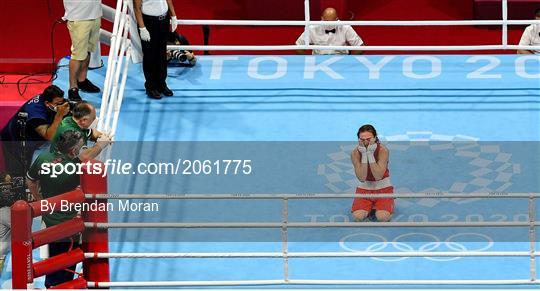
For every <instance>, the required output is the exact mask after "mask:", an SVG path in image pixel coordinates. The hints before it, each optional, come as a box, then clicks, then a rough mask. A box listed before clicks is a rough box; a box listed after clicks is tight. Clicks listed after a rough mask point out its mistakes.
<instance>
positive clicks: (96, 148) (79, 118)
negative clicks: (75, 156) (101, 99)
mask: <svg viewBox="0 0 540 291" xmlns="http://www.w3.org/2000/svg"><path fill="white" fill-rule="evenodd" d="M95 120H96V108H95V107H94V106H93V105H92V104H90V103H88V102H86V101H82V102H79V103H77V104H76V105H75V106H74V107H73V110H72V115H71V116H67V117H65V118H64V119H63V120H62V122H61V123H60V125H59V126H58V128H57V129H56V134H55V136H54V137H53V139H52V141H51V147H50V151H51V152H56V151H57V150H58V148H57V147H58V141H59V140H60V137H61V136H62V134H63V133H64V132H66V131H70V130H71V131H75V132H78V133H80V134H81V135H82V138H83V141H84V144H83V146H84V147H83V149H82V150H81V152H80V153H79V158H80V159H81V160H82V161H89V160H91V159H94V158H96V157H97V156H98V155H99V154H100V153H101V151H102V150H103V149H104V148H105V147H107V146H108V145H109V144H110V143H111V137H109V136H108V135H107V134H104V133H101V132H99V131H98V130H96V129H92V128H91V127H92V125H93V123H94V121H95ZM88 140H91V141H95V142H96V143H95V144H94V145H93V146H92V147H87V144H88Z"/></svg>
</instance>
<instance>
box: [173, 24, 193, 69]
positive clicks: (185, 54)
mask: <svg viewBox="0 0 540 291" xmlns="http://www.w3.org/2000/svg"><path fill="white" fill-rule="evenodd" d="M167 45H189V41H188V40H187V39H186V38H185V37H184V36H183V35H181V34H178V32H176V31H171V32H169V35H168V36H167ZM167 62H168V65H169V66H177V67H193V66H195V65H196V64H197V58H196V57H195V54H193V51H186V50H175V49H167Z"/></svg>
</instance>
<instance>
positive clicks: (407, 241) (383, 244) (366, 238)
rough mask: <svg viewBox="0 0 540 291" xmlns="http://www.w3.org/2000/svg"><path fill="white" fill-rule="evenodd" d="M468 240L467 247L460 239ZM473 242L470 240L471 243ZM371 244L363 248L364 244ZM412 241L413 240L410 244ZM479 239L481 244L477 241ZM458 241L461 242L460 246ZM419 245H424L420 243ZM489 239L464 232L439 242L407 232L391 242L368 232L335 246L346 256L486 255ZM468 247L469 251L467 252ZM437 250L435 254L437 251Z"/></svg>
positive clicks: (441, 259) (387, 259)
mask: <svg viewBox="0 0 540 291" xmlns="http://www.w3.org/2000/svg"><path fill="white" fill-rule="evenodd" d="M467 238H469V241H470V243H469V244H463V243H462V242H463V241H464V239H467ZM471 238H474V239H471ZM374 239H375V240H377V241H376V242H373V243H372V244H370V245H368V246H367V247H366V246H365V245H366V244H367V242H372V241H373V240H374ZM411 239H414V240H411ZM479 239H480V240H481V241H479ZM460 240H461V242H460ZM422 241H424V242H423V243H422ZM493 245H494V242H493V239H492V238H491V237H490V236H488V235H485V234H481V233H474V232H465V233H457V234H453V235H451V236H449V237H448V238H446V239H445V240H444V241H441V239H440V238H439V237H437V236H436V235H433V234H430V233H425V232H410V233H405V234H401V235H399V236H396V237H395V238H394V239H393V240H392V241H388V240H387V239H386V237H384V236H382V235H380V234H375V233H368V232H358V233H353V234H350V235H347V236H344V237H343V238H341V240H340V241H339V246H340V247H341V248H342V249H344V250H346V251H349V252H382V251H384V250H387V251H401V252H431V251H454V252H465V251H476V252H481V251H486V250H488V249H490V248H491V247H493ZM470 247H473V248H472V249H470ZM437 249H439V250H437ZM408 258H410V257H371V259H373V260H376V261H382V262H397V261H403V260H406V259H408ZM423 258H424V259H427V260H431V261H437V262H449V261H455V260H459V259H460V258H461V257H459V256H456V257H423Z"/></svg>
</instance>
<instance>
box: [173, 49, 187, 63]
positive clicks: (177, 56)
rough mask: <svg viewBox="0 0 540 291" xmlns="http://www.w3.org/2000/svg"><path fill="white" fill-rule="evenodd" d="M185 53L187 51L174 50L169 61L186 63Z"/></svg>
mask: <svg viewBox="0 0 540 291" xmlns="http://www.w3.org/2000/svg"><path fill="white" fill-rule="evenodd" d="M187 53H188V51H186V50H181V51H179V50H174V51H172V52H171V59H173V60H178V61H179V62H181V63H183V62H185V61H187Z"/></svg>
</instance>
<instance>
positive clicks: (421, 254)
mask: <svg viewBox="0 0 540 291" xmlns="http://www.w3.org/2000/svg"><path fill="white" fill-rule="evenodd" d="M530 255H531V253H530V252H529V251H493V252H483V251H460V252H430V251H428V252H413V251H407V252H376V251H363V252H289V253H287V254H286V255H285V254H283V252H253V253H85V254H84V256H85V258H87V259H91V258H96V257H97V258H109V259H111V258H131V259H135V258H139V259H150V258H154V259H155V258H208V259H215V258H284V257H288V258H369V257H529V256H530ZM533 255H534V256H536V257H538V256H540V252H535V253H534V254H533Z"/></svg>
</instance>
